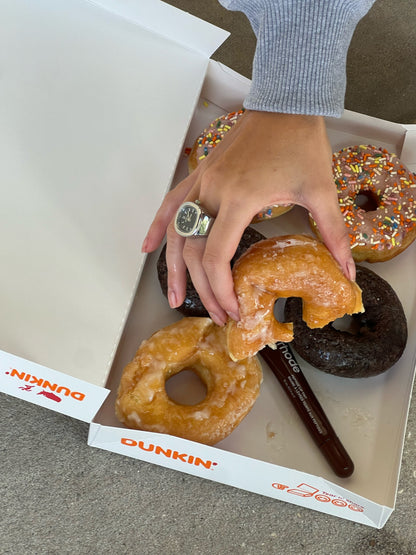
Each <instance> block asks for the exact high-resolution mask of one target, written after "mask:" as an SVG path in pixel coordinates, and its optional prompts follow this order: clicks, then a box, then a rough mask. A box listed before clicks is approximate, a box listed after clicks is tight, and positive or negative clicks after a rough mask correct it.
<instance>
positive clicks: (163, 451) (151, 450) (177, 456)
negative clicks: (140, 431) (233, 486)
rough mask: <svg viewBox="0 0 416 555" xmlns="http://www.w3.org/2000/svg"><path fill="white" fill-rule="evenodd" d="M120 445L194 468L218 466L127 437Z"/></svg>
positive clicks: (122, 439) (211, 462)
mask: <svg viewBox="0 0 416 555" xmlns="http://www.w3.org/2000/svg"><path fill="white" fill-rule="evenodd" d="M121 443H122V444H123V445H127V446H129V447H138V448H139V449H141V450H142V451H147V452H148V453H154V454H155V455H162V456H164V457H167V458H168V459H173V460H176V461H181V462H184V463H187V464H192V465H194V466H203V467H204V468H206V469H208V470H209V469H212V468H213V467H214V466H217V464H218V463H216V462H213V461H209V460H203V459H201V458H200V457H195V456H194V455H188V454H187V453H180V452H179V451H174V450H172V449H164V448H163V447H160V445H154V444H153V443H149V444H148V445H146V444H145V442H144V441H135V440H134V439H129V438H127V437H123V438H121Z"/></svg>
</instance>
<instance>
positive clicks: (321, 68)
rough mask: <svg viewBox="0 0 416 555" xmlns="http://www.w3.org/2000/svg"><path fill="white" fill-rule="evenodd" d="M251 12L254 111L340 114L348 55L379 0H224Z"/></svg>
mask: <svg viewBox="0 0 416 555" xmlns="http://www.w3.org/2000/svg"><path fill="white" fill-rule="evenodd" d="M219 1H220V3H221V4H222V5H223V6H224V7H226V8H228V9H230V10H236V11H242V12H244V13H245V15H246V16H247V17H248V19H249V21H250V23H251V25H252V27H253V30H254V32H255V34H256V36H257V47H256V52H255V56H254V60H253V76H252V85H251V89H250V92H249V95H248V96H247V98H246V100H245V103H244V105H245V107H246V108H248V109H251V110H261V111H271V112H283V113H292V114H310V115H325V116H340V115H341V113H342V110H343V107H344V97H345V88H346V58H347V52H348V48H349V44H350V41H351V38H352V35H353V33H354V30H355V27H356V26H357V24H358V22H359V20H360V19H361V18H362V17H363V16H364V15H365V14H366V13H367V12H368V10H369V9H370V8H371V6H372V5H373V3H374V2H375V0H319V1H317V0H219Z"/></svg>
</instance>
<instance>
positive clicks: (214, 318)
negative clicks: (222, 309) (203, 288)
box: [209, 312, 225, 326]
mask: <svg viewBox="0 0 416 555" xmlns="http://www.w3.org/2000/svg"><path fill="white" fill-rule="evenodd" d="M209 315H210V317H211V320H212V321H213V322H214V323H215V324H217V326H223V325H224V324H225V320H224V319H223V318H220V317H219V316H218V314H215V312H210V313H209Z"/></svg>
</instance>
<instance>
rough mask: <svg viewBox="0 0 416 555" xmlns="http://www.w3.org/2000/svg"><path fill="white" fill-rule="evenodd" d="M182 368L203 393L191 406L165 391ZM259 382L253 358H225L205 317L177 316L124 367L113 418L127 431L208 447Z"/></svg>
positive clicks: (230, 425)
mask: <svg viewBox="0 0 416 555" xmlns="http://www.w3.org/2000/svg"><path fill="white" fill-rule="evenodd" d="M185 369H186V370H193V371H194V372H195V373H196V374H198V375H199V377H200V378H201V380H202V381H203V382H204V384H205V386H206V389H207V395H206V397H205V399H204V400H203V401H202V402H200V403H198V404H196V405H180V404H178V403H176V402H174V401H172V400H171V399H170V398H169V397H168V395H167V393H166V389H165V382H166V380H167V379H168V378H170V377H171V376H174V375H175V374H178V373H179V372H181V371H182V370H185ZM261 380H262V370H261V366H260V363H259V362H258V360H257V358H256V357H253V358H250V359H247V360H244V361H242V362H239V363H235V362H233V361H232V360H231V359H230V357H229V356H228V353H227V348H226V342H225V333H224V329H223V328H220V327H218V326H216V325H215V324H214V323H213V322H212V320H210V319H209V318H183V319H182V320H180V321H179V322H176V323H175V324H172V325H170V326H167V327H166V328H163V329H161V330H159V331H158V332H156V333H155V334H153V335H152V336H151V337H150V338H149V339H148V340H146V341H143V343H142V344H141V346H140V348H139V350H138V351H137V353H136V355H135V357H134V359H133V361H132V362H130V364H128V365H127V366H126V368H125V369H124V372H123V375H122V378H121V382H120V386H119V390H118V396H117V401H116V415H117V417H118V418H119V420H120V421H121V422H123V423H124V424H125V425H126V426H128V427H130V428H136V429H140V430H148V431H151V432H160V433H165V434H170V435H174V436H179V437H182V438H185V439H189V440H191V441H198V442H200V443H206V444H208V445H213V444H215V443H218V442H219V441H221V440H222V439H224V438H225V437H227V436H228V435H229V434H230V433H231V432H232V431H233V430H234V429H235V428H236V427H237V426H238V424H239V423H240V422H241V420H242V419H243V418H244V417H245V416H246V414H247V413H248V412H249V411H250V409H251V408H252V406H253V404H254V402H255V400H256V399H257V397H258V395H259V392H260V383H261Z"/></svg>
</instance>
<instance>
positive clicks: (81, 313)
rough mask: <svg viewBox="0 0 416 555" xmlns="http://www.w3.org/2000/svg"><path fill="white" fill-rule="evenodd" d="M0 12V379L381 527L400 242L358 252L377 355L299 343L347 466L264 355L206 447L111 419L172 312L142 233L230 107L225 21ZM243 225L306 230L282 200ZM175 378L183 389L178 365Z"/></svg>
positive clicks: (83, 6) (405, 398)
mask: <svg viewBox="0 0 416 555" xmlns="http://www.w3.org/2000/svg"><path fill="white" fill-rule="evenodd" d="M0 11H1V15H2V18H3V20H4V21H6V20H7V21H8V26H6V27H5V31H4V33H3V34H2V36H1V37H0V43H1V49H0V69H1V79H2V87H1V88H0V121H1V129H2V131H1V133H0V141H1V143H0V144H1V148H0V152H1V156H2V160H1V167H0V172H1V177H2V182H3V183H4V185H5V186H4V191H5V193H4V197H5V198H4V202H3V203H2V206H1V208H0V210H1V218H0V230H1V233H2V237H3V238H5V237H7V241H2V245H1V247H0V248H1V249H2V255H3V256H2V260H4V261H7V262H6V264H5V268H6V269H7V271H5V272H3V273H2V274H1V277H0V291H1V295H2V305H3V306H4V309H3V315H4V317H3V319H2V322H1V323H0V326H1V327H0V338H1V340H0V341H1V343H0V348H1V349H2V350H3V351H2V353H1V354H0V365H1V366H0V368H1V371H0V389H1V390H2V391H5V392H6V393H8V394H11V395H14V396H17V397H19V398H22V399H26V400H28V401H30V402H34V403H37V404H40V405H42V406H47V407H49V408H52V409H54V410H57V411H59V412H63V413H65V414H70V415H71V416H76V417H77V418H81V419H83V420H86V421H91V420H93V421H92V423H91V427H90V436H89V444H90V445H92V446H96V447H100V448H103V449H107V450H111V451H114V452H117V453H120V454H124V455H127V456H130V457H135V458H138V459H142V460H145V461H149V462H152V463H155V464H161V465H163V466H167V467H169V468H174V469H176V470H179V471H182V472H187V473H191V474H194V475H197V476H201V477H204V478H208V479H211V480H215V481H218V482H223V483H226V484H229V485H233V486H236V487H239V488H243V489H246V490H249V491H253V492H256V493H260V494H263V495H267V496H270V497H274V498H276V499H279V500H283V501H286V502H291V503H295V504H298V505H301V506H304V507H308V508H311V509H314V510H318V511H321V512H325V513H329V514H333V515H335V516H338V517H341V518H345V519H349V520H354V521H356V522H360V523H363V524H366V525H369V526H374V527H377V528H381V527H382V526H383V525H384V524H385V522H386V521H387V519H388V517H389V515H390V514H391V512H392V510H393V508H394V503H395V496H396V492H397V482H398V477H399V472H400V461H401V456H402V449H403V442H404V436H405V429H406V421H407V412H408V407H409V403H410V399H411V392H412V384H413V379H414V369H415V358H414V357H415V345H414V339H413V338H414V336H415V328H416V297H415V288H414V286H413V285H412V284H411V283H410V281H411V280H410V279H408V277H409V276H410V275H412V273H414V268H415V254H416V245H415V244H413V245H412V246H411V247H409V248H408V249H407V251H405V252H404V253H403V254H401V255H400V257H398V258H397V259H393V260H392V261H390V262H385V263H382V264H377V265H372V266H371V269H373V270H374V271H376V272H377V273H378V274H379V275H381V276H382V277H384V278H385V279H386V280H387V281H389V283H390V284H391V285H392V286H393V288H394V289H395V291H396V292H397V294H398V296H399V298H400V299H401V301H402V303H403V307H404V310H405V313H406V316H407V319H408V326H409V342H408V345H407V348H406V351H405V353H404V354H403V356H402V358H401V359H400V361H399V362H398V363H397V364H396V365H395V366H394V367H393V368H391V369H390V370H389V371H388V372H386V373H385V374H382V375H380V376H378V377H375V378H370V379H366V380H348V379H342V378H339V377H336V376H330V375H327V374H324V373H322V372H319V371H317V370H315V369H313V368H312V367H310V366H309V365H308V364H307V363H306V362H305V361H303V360H302V359H300V357H298V359H299V362H300V364H301V368H302V370H303V372H304V373H305V375H306V377H307V380H308V382H309V383H310V385H311V387H312V389H313V390H314V392H315V394H316V395H317V397H318V399H319V401H320V402H321V404H322V406H323V408H324V410H325V412H326V414H327V415H328V417H329V420H330V421H331V423H332V425H333V427H334V428H335V430H336V432H337V434H338V436H339V437H340V439H341V441H342V442H343V444H344V446H345V447H346V449H347V451H348V452H349V454H350V456H351V458H352V459H353V461H354V463H355V472H354V474H353V475H352V476H351V477H350V478H348V479H342V478H338V477H337V476H335V474H334V473H333V472H332V470H331V469H330V467H329V466H328V464H327V463H326V461H325V460H324V459H323V457H322V454H321V453H320V451H319V450H318V449H317V448H316V446H315V444H314V443H313V441H312V439H311V437H310V436H309V435H308V433H307V431H306V429H305V427H304V425H303V424H302V422H301V421H300V419H299V417H298V416H297V414H296V413H295V411H294V409H293V407H292V406H291V404H290V402H289V401H288V399H287V397H286V395H285V393H284V392H283V390H282V388H281V387H280V385H279V384H278V383H277V380H276V379H275V378H274V376H273V375H272V373H271V372H270V370H269V369H268V367H267V365H266V364H264V363H263V370H264V381H263V384H262V390H261V395H260V398H259V400H258V402H257V403H256V404H255V406H254V408H253V410H252V411H251V412H250V414H249V415H248V416H247V417H246V418H245V419H244V421H243V422H242V423H241V425H240V426H239V427H238V428H237V429H236V430H235V431H234V432H233V433H232V434H231V435H230V436H229V437H228V438H227V439H225V440H223V441H222V442H220V443H219V444H218V445H216V446H215V447H208V446H205V445H201V444H198V443H193V442H190V441H187V440H183V439H180V438H175V437H172V436H166V435H162V434H154V433H149V432H143V431H138V430H129V429H127V428H124V427H123V426H122V425H120V423H119V422H118V421H117V419H116V418H115V416H114V400H115V395H116V389H117V386H118V382H119V379H120V375H121V372H122V369H123V367H124V365H125V364H126V363H127V362H129V361H130V360H131V358H132V357H133V355H134V353H135V351H136V349H137V348H138V346H139V344H140V342H141V341H142V340H143V339H145V338H147V337H148V336H149V335H150V334H151V333H153V332H154V331H156V330H157V329H159V328H161V327H163V326H165V325H167V324H169V323H170V322H173V321H175V320H177V319H179V318H180V317H181V316H180V315H179V314H178V313H177V312H175V311H173V310H171V309H169V307H168V304H167V302H166V299H165V298H164V297H163V295H162V293H161V291H160V288H159V285H158V281H157V277H156V276H157V274H156V268H155V264H156V260H157V257H158V252H157V253H155V254H153V255H151V256H149V257H148V258H147V260H146V262H145V264H144V257H143V255H141V253H140V245H141V242H142V240H143V238H144V236H145V233H146V231H147V228H148V225H149V224H150V221H151V219H152V217H153V214H154V212H155V211H156V209H157V207H158V206H159V204H160V201H161V199H162V198H163V195H164V193H165V192H166V190H167V189H168V188H169V186H170V185H171V184H172V183H173V184H175V183H177V182H178V181H179V180H180V179H181V178H182V177H184V176H185V175H186V173H187V159H186V156H183V155H182V156H181V152H184V151H185V150H186V148H189V147H190V146H192V143H193V141H194V139H195V138H196V137H197V135H198V134H199V133H200V131H201V130H202V129H203V127H204V126H205V125H206V124H207V123H209V122H210V121H211V120H212V119H213V118H214V117H216V116H217V115H221V114H222V113H225V112H227V111H231V110H234V109H235V108H236V107H239V106H240V105H241V103H242V100H243V98H244V97H245V95H246V93H247V90H248V87H249V81H248V80H247V79H245V78H243V77H241V76H240V75H238V74H236V73H235V72H233V71H231V70H230V69H229V68H226V67H224V66H223V65H221V64H218V63H214V62H212V61H209V56H210V55H211V53H212V51H213V50H214V49H215V48H216V46H218V45H219V44H220V42H221V41H222V40H224V38H225V36H226V33H224V32H222V31H221V30H218V29H216V28H213V27H212V26H210V25H208V24H205V23H204V22H201V21H199V20H195V19H194V18H191V16H189V15H187V14H184V13H183V12H179V11H178V10H174V9H173V8H171V7H170V6H167V5H165V4H163V3H161V2H158V1H150V0H147V1H146V2H144V1H143V0H141V1H140V2H132V1H127V0H123V1H119V2H113V1H112V0H105V1H104V0H100V1H99V2H98V1H97V2H88V1H86V0H71V1H70V2H68V1H66V2H64V1H63V0H60V1H59V0H54V1H52V0H39V2H37V3H36V4H33V5H32V4H31V5H28V4H27V3H25V2H23V1H20V0H13V1H12V0H7V1H5V2H3V3H2V5H1V8H0ZM173 14H174V17H175V28H174V29H172V27H171V25H169V24H167V22H168V21H169V22H170V21H171V19H170V18H171V17H172V16H173ZM179 30H180V31H181V32H180V33H179ZM187 31H188V32H187ZM171 32H173V34H174V36H173V37H172V36H170V35H169V33H171ZM176 35H178V37H181V39H182V40H183V43H182V44H178V43H177V39H176ZM194 43H195V44H194ZM201 87H202V90H201ZM327 127H328V133H329V136H330V139H331V143H332V145H333V148H334V150H337V149H339V148H341V147H343V146H347V145H351V144H357V143H359V144H362V143H366V144H377V145H378V146H384V147H385V148H387V149H388V150H389V151H392V152H396V153H397V154H398V155H399V156H401V157H402V160H403V161H404V162H405V163H406V164H407V165H408V166H409V167H410V168H411V169H412V170H414V171H416V148H415V143H416V129H415V126H403V125H399V124H393V123H389V122H384V121H381V120H377V119H374V118H370V117H367V116H362V115H359V114H355V113H352V112H346V113H345V114H344V116H343V118H341V119H339V120H335V119H328V120H327ZM178 160H179V161H178ZM257 228H258V229H259V230H260V231H261V232H262V233H264V234H265V235H268V236H272V235H280V234H283V233H299V232H306V233H310V230H309V227H308V224H307V217H306V214H305V213H304V212H303V211H302V210H301V209H298V208H295V209H294V210H293V211H291V212H289V213H288V214H286V215H284V216H282V217H280V218H278V219H276V220H271V221H268V222H265V223H262V224H258V225H257ZM139 278H140V279H139ZM137 284H138V287H137V289H136V286H137ZM110 369H111V372H110ZM181 380H182V381H181ZM103 386H105V387H103ZM173 387H174V388H175V387H176V389H177V390H178V389H185V390H186V391H188V390H187V389H186V388H189V395H192V388H193V384H188V383H187V382H186V381H185V380H184V379H183V377H182V378H181V377H180V376H179V377H178V381H177V382H176V385H174V386H173ZM104 399H106V400H105V401H104ZM100 406H102V408H101V409H100V410H99V411H98V413H97V415H96V417H95V418H94V415H95V413H96V412H97V410H98V408H99V407H100ZM83 407H84V408H83ZM93 418H94V419H93Z"/></svg>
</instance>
